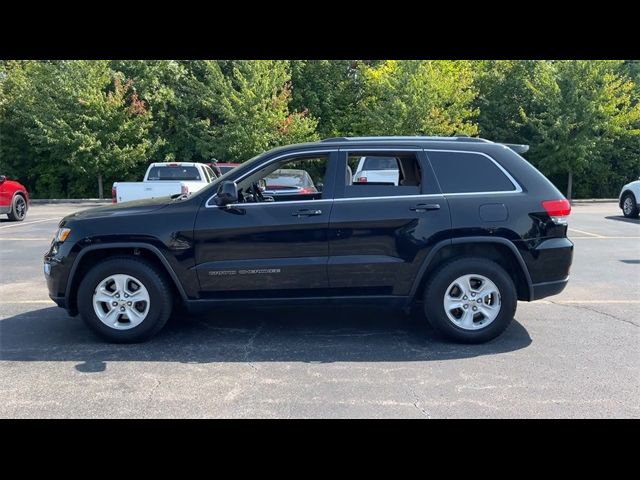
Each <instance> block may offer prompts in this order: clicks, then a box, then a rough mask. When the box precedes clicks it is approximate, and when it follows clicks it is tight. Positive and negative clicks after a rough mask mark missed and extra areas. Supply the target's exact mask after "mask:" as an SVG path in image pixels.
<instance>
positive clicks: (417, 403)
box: [0, 203, 640, 418]
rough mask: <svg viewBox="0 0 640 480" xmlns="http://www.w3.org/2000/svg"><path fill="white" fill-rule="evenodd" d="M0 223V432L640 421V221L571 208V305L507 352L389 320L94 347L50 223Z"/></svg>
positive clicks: (322, 316)
mask: <svg viewBox="0 0 640 480" xmlns="http://www.w3.org/2000/svg"><path fill="white" fill-rule="evenodd" d="M91 206H93V205H90V204H89V205H77V204H75V205H70V204H61V205H34V206H32V208H31V210H30V211H29V213H28V215H27V219H26V220H25V221H24V222H23V223H10V222H6V221H4V220H3V221H0V417H3V418H6V417H20V418H32V417H46V418H48V417H55V418H70V417H74V418H75V417H83V418H85V417H118V418H120V417H197V418H200V417H268V418H270V417H277V418H299V417H350V418H353V417H358V418H359V417H367V418H370V417H373V418H378V417H403V418H410V417H416V418H442V417H446V418H450V417H483V418H484V417H500V418H503V417H553V418H555V417H578V418H583V417H623V418H629V417H634V418H638V417H640V329H639V327H640V294H639V292H640V221H638V220H627V219H625V218H624V217H622V216H621V212H620V210H619V209H618V208H617V205H616V204H613V203H594V204H582V205H575V206H574V207H573V213H572V215H571V218H570V238H571V239H572V240H573V241H574V243H575V245H576V247H575V256H574V264H573V268H572V277H571V281H570V284H569V286H568V287H567V288H566V290H565V291H564V292H563V293H562V294H561V295H558V296H556V297H552V298H550V299H547V300H543V301H538V302H534V303H526V302H524V303H523V302H520V303H519V305H518V312H517V314H516V321H514V322H513V323H512V325H511V326H510V327H509V329H508V330H507V331H506V332H505V334H504V335H502V336H501V337H499V338H497V339H495V340H493V341H492V342H490V343H487V344H484V345H475V346H473V345H472V346H464V345H455V344H449V343H445V342H443V341H441V340H439V339H438V338H437V337H436V336H435V334H434V333H433V332H432V330H431V329H430V328H429V327H427V326H425V325H423V324H421V323H420V322H418V321H417V320H416V319H415V318H407V317H405V316H404V315H402V314H401V313H398V312H394V311H393V310H383V309H379V308H376V309H370V308H364V307H348V308H341V309H340V310H335V309H329V308H326V307H321V306H314V307H296V308H286V309H252V308H250V307H247V308H246V309H228V308H227V309H224V310H217V311H214V312H211V313H210V314H207V315H205V316H200V317H194V318H183V319H180V320H179V321H172V322H171V323H170V324H169V325H168V326H167V327H166V328H165V329H164V330H163V331H162V332H161V333H160V335H159V336H158V337H156V338H155V339H153V340H152V341H151V342H149V343H146V344H140V345H110V344H106V343H103V342H101V341H100V340H98V339H96V338H95V337H93V336H92V334H91V333H90V332H89V331H88V330H87V329H86V328H85V327H84V325H83V324H82V321H81V320H80V319H79V318H78V317H75V318H71V317H68V316H67V314H66V312H65V311H64V310H62V309H59V308H57V307H55V305H54V304H53V302H51V301H50V300H49V299H48V297H47V290H46V286H45V281H44V278H43V274H42V255H43V253H44V252H45V250H46V248H47V246H48V244H49V243H50V240H51V237H52V235H53V233H54V231H55V229H56V226H57V225H56V224H57V222H58V221H59V219H60V218H61V217H62V216H64V215H66V214H68V213H71V212H73V211H76V210H80V209H84V208H88V207H91Z"/></svg>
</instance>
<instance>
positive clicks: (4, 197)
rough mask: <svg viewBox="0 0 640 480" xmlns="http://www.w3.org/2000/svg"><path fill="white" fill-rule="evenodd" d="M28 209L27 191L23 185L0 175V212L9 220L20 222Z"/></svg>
mask: <svg viewBox="0 0 640 480" xmlns="http://www.w3.org/2000/svg"><path fill="white" fill-rule="evenodd" d="M28 209H29V193H28V192H27V189H26V188H24V185H22V184H21V183H19V182H15V181H13V180H7V177H6V176H4V175H0V214H3V213H5V214H7V216H8V217H9V220H13V221H17V222H21V221H22V220H24V217H25V216H26V215H27V210H28Z"/></svg>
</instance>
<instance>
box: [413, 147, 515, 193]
mask: <svg viewBox="0 0 640 480" xmlns="http://www.w3.org/2000/svg"><path fill="white" fill-rule="evenodd" d="M426 153H427V156H428V157H429V160H430V161H431V165H432V166H433V170H434V171H435V173H436V177H437V178H438V182H439V183H440V188H442V193H474V192H511V191H515V190H516V186H515V185H514V184H513V183H512V182H511V180H509V178H508V177H507V176H506V175H505V174H504V172H503V171H502V170H501V169H500V168H499V167H498V166H497V165H496V164H495V163H494V162H493V161H492V160H491V159H490V158H488V157H486V156H484V155H481V154H479V153H474V152H434V151H427V152H426Z"/></svg>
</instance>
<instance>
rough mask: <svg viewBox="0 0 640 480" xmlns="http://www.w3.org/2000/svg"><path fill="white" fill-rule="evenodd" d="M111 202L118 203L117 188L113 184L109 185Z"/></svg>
mask: <svg viewBox="0 0 640 480" xmlns="http://www.w3.org/2000/svg"><path fill="white" fill-rule="evenodd" d="M111 203H118V190H117V189H116V187H115V186H113V187H111Z"/></svg>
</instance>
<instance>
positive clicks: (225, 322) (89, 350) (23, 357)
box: [0, 307, 531, 373]
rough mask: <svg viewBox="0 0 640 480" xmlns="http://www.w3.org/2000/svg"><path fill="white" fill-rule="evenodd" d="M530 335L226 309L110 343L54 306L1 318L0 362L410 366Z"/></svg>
mask: <svg viewBox="0 0 640 480" xmlns="http://www.w3.org/2000/svg"><path fill="white" fill-rule="evenodd" d="M530 344H531V337H530V336H529V334H528V332H527V330H526V329H525V328H524V327H523V326H522V325H521V324H520V323H519V322H517V321H514V322H512V324H511V325H510V326H509V328H508V329H507V330H506V331H505V332H504V333H503V334H502V335H501V336H500V337H498V338H496V339H494V340H492V341H490V342H488V343H485V344H481V345H459V344H455V343H449V342H446V341H443V340H441V339H440V338H439V337H438V336H436V334H435V333H434V332H433V330H432V329H431V328H430V327H427V326H426V325H425V322H423V321H420V320H419V318H417V317H416V316H415V315H414V316H405V315H403V314H402V313H400V312H398V311H395V310H391V309H381V308H377V309H373V308H370V307H369V308H362V307H358V308H350V307H346V308H340V310H339V311H336V309H335V308H334V309H331V308H328V307H314V308H313V309H309V308H302V307H296V308H286V309H283V308H278V309H276V308H261V309H257V308H253V309H246V308H245V309H232V308H230V307H225V308H224V309H219V310H216V311H215V312H214V313H209V314H207V315H200V316H182V317H181V318H175V319H172V320H171V321H170V322H169V323H168V324H167V326H165V328H164V329H163V330H162V331H161V332H160V334H159V335H158V336H157V337H155V338H154V339H153V340H151V341H149V342H146V343H141V344H133V345H117V344H109V343H105V342H103V341H101V340H100V339H98V338H96V337H94V336H93V334H92V333H91V332H90V331H89V330H88V329H87V328H86V327H85V325H84V324H83V322H82V321H81V320H80V318H79V317H75V318H71V317H69V316H67V314H66V312H64V310H61V309H59V308H56V307H52V308H44V309H40V310H33V311H30V312H26V313H22V314H19V315H15V316H13V317H9V318H5V319H4V320H0V360H4V361H20V362H25V361H64V362H68V361H71V362H79V363H78V364H77V365H76V369H77V370H78V371H80V372H86V373H91V372H100V371H103V370H105V368H106V362H118V361H140V362H150V361H151V362H153V361H157V362H181V363H211V362H247V363H256V362H309V363H330V362H398V361H399V362H412V361H423V362H424V361H441V360H450V359H459V358H471V357H478V356H484V355H493V354H498V353H504V352H511V351H515V350H519V349H522V348H525V347H527V346H528V345H530Z"/></svg>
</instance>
